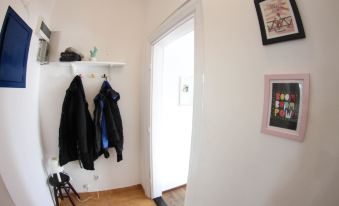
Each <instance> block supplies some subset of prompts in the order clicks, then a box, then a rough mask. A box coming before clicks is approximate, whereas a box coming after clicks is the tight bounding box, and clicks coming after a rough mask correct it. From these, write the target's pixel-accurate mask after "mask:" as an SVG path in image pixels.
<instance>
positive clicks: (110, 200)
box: [60, 185, 155, 206]
mask: <svg viewBox="0 0 339 206" xmlns="http://www.w3.org/2000/svg"><path fill="white" fill-rule="evenodd" d="M80 197H81V200H86V199H87V198H89V197H93V198H91V199H90V200H88V201H86V202H79V201H78V200H77V198H76V197H75V196H74V195H72V198H73V200H74V201H75V204H76V205H77V206H155V203H154V201H153V200H150V199H148V198H147V197H146V196H145V194H144V190H143V189H142V187H141V186H140V185H137V186H132V187H129V188H124V189H117V190H109V191H103V192H99V199H96V198H97V193H81V194H80ZM71 205H72V204H71V203H70V201H69V200H68V198H64V200H62V201H60V206H71Z"/></svg>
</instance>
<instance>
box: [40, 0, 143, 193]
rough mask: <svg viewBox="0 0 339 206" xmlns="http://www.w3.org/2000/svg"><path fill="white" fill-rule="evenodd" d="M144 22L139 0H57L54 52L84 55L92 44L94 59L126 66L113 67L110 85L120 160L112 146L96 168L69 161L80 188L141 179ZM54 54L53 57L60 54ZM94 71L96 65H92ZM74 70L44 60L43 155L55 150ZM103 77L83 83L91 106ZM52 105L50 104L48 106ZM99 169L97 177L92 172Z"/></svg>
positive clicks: (116, 185)
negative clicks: (120, 132)
mask: <svg viewBox="0 0 339 206" xmlns="http://www.w3.org/2000/svg"><path fill="white" fill-rule="evenodd" d="M143 24H144V5H143V3H142V1H139V0H127V1H118V0H113V1H112V0H105V1H101V2H100V3H98V2H97V1H81V0H78V1H67V0H59V1H57V2H56V5H55V9H54V10H53V14H52V18H51V28H52V30H53V31H58V41H59V42H57V43H58V44H57V45H52V46H57V47H56V48H54V50H56V51H54V54H56V55H59V54H60V52H61V51H63V50H64V49H65V48H67V47H69V46H72V47H74V48H76V49H78V50H80V51H81V52H83V53H84V54H85V56H86V57H87V58H88V56H89V50H90V49H91V48H92V47H94V46H96V47H97V48H98V49H99V51H98V55H97V59H98V61H119V62H125V63H126V66H125V67H124V68H117V69H113V70H112V71H111V80H110V82H111V85H112V87H113V88H114V89H115V90H116V91H118V92H119V93H120V95H121V100H120V101H119V102H118V104H119V108H120V112H121V115H122V120H123V126H124V138H125V143H124V151H123V158H124V160H123V161H122V162H119V163H117V162H116V153H115V150H113V149H112V150H110V153H111V157H110V158H109V159H105V158H104V157H103V156H102V157H100V159H98V160H97V161H96V162H95V168H96V170H95V171H93V172H91V171H86V170H83V169H80V167H79V163H78V162H77V161H75V162H72V163H68V164H67V165H66V166H65V171H66V172H68V173H69V174H70V175H71V177H72V178H73V180H72V181H73V185H74V186H75V187H76V189H77V190H78V191H80V192H81V191H84V188H83V187H82V186H83V185H84V184H89V185H90V188H89V191H98V190H106V189H114V188H121V187H127V186H131V185H136V184H139V183H140V174H139V173H140V169H139V167H140V162H139V150H140V147H139V145H140V140H139V101H140V100H139V81H140V78H139V75H140V61H141V55H140V54H141V39H142V31H143ZM58 58H59V57H58V56H52V59H58ZM93 72H94V73H97V72H99V73H100V71H97V70H95V71H93ZM72 78H73V76H72V75H71V74H70V69H69V68H68V69H67V68H65V67H55V66H47V67H46V68H44V69H43V70H42V75H41V84H40V88H41V93H40V105H41V106H40V115H41V120H42V121H41V123H42V124H41V129H42V136H43V144H44V149H45V151H44V152H45V155H46V157H50V156H58V135H59V133H58V131H59V124H60V117H61V108H62V103H63V99H64V97H65V91H66V89H67V88H68V86H69V84H70V82H71V80H72ZM102 81H103V80H102V79H101V78H98V79H85V80H84V87H85V92H86V97H87V101H88V103H89V110H90V112H91V113H93V98H94V96H95V95H96V94H97V93H98V92H99V89H100V86H101V84H102ZM51 107H52V109H51ZM94 175H99V179H98V180H97V181H95V180H94V178H93V176H94Z"/></svg>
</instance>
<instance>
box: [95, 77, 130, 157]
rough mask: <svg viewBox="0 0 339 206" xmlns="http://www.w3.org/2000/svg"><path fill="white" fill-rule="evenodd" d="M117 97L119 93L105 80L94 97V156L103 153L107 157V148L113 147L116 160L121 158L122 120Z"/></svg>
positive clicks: (122, 142)
mask: <svg viewBox="0 0 339 206" xmlns="http://www.w3.org/2000/svg"><path fill="white" fill-rule="evenodd" d="M119 99H120V95H119V93H118V92H116V91H114V90H113V89H112V87H111V86H110V84H109V83H108V82H107V81H104V83H103V84H102V87H101V89H100V93H99V94H98V95H97V96H96V97H95V99H94V104H95V110H94V124H95V153H96V156H99V155H101V154H102V153H104V154H105V157H106V158H108V157H109V153H108V148H110V147H114V148H115V150H116V152H117V161H118V162H120V161H121V160H122V150H123V144H124V136H123V126H122V120H121V115H120V111H119V107H118V104H117V102H118V100H119ZM105 139H106V141H105ZM105 142H106V143H105Z"/></svg>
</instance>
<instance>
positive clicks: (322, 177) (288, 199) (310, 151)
mask: <svg viewBox="0 0 339 206" xmlns="http://www.w3.org/2000/svg"><path fill="white" fill-rule="evenodd" d="M313 132H314V134H313V136H312V137H311V136H309V137H308V138H306V139H305V142H304V143H302V144H304V145H303V146H304V150H303V151H302V152H301V154H300V156H299V158H298V159H297V160H296V161H295V167H293V168H286V170H285V171H282V173H281V179H286V180H285V181H282V182H284V184H282V185H281V186H280V187H278V188H277V189H276V190H275V191H273V194H272V198H271V199H270V202H269V203H268V204H266V205H274V206H286V205H288V206H306V205H307V206H320V205H323V206H325V205H326V206H337V205H338V202H339V196H338V192H339V184H338V177H339V164H338V162H339V157H338V156H335V155H334V154H331V153H330V152H327V151H326V149H324V148H325V147H326V145H325V143H326V142H329V141H328V140H326V138H330V137H324V135H321V134H315V133H319V132H316V131H315V130H314V131H313ZM287 141H288V140H287ZM312 141H313V142H312ZM314 141H317V142H316V143H315V142H314ZM297 144H299V143H297ZM311 144H312V145H311Z"/></svg>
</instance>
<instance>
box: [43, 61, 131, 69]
mask: <svg viewBox="0 0 339 206" xmlns="http://www.w3.org/2000/svg"><path fill="white" fill-rule="evenodd" d="M125 65H126V63H123V62H101V61H75V62H49V63H48V64H45V65H44V66H69V67H74V66H75V67H79V66H84V67H90V66H93V67H110V68H113V67H123V66H125Z"/></svg>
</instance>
